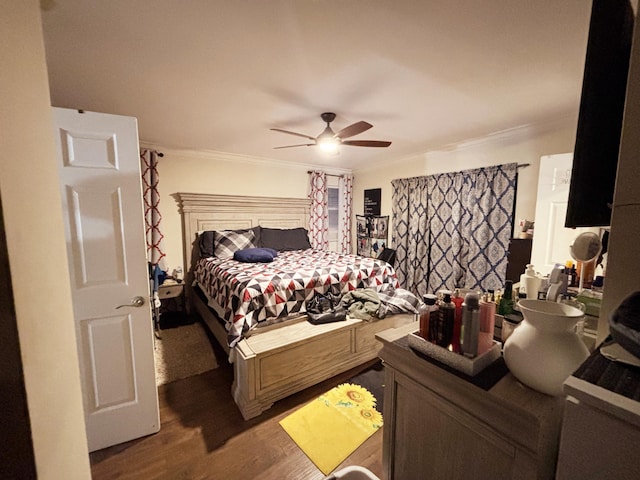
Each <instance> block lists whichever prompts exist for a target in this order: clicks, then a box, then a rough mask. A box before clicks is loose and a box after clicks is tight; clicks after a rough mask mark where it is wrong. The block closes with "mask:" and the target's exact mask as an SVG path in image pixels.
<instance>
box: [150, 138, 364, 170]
mask: <svg viewBox="0 0 640 480" xmlns="http://www.w3.org/2000/svg"><path fill="white" fill-rule="evenodd" d="M140 147H142V148H152V149H155V150H158V151H162V153H164V154H165V156H166V157H168V158H171V157H182V158H192V159H197V160H211V161H214V162H228V163H233V164H238V163H242V164H245V165H261V166H265V165H272V166H275V167H281V168H290V169H295V170H304V171H305V172H306V171H307V170H322V171H323V172H326V173H330V174H334V175H344V174H350V173H351V172H352V171H351V170H350V169H346V168H335V167H326V166H324V165H318V164H312V163H294V162H286V161H283V160H276V159H273V158H269V157H256V156H252V155H242V154H238V153H228V152H218V151H215V150H187V149H174V148H166V147H162V146H160V145H158V144H152V143H149V142H144V141H140Z"/></svg>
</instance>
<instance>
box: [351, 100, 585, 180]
mask: <svg viewBox="0 0 640 480" xmlns="http://www.w3.org/2000/svg"><path fill="white" fill-rule="evenodd" d="M570 122H574V123H575V126H576V128H577V125H578V112H569V113H564V114H560V115H558V116H556V117H554V118H552V119H547V120H544V121H540V122H532V123H526V124H522V125H518V126H516V127H512V128H508V129H505V130H499V131H496V132H493V133H489V134H487V135H484V136H482V137H474V138H469V139H465V140H461V141H459V142H452V143H448V144H444V145H442V146H440V147H434V148H430V149H427V150H425V151H420V152H415V153H411V154H407V155H403V156H401V157H396V158H394V159H385V160H379V161H377V162H375V163H372V164H370V165H368V166H367V168H356V169H354V171H358V170H375V169H376V168H381V167H386V166H389V164H392V163H398V164H401V163H403V162H405V161H407V160H410V159H415V158H416V157H421V156H422V157H424V158H427V157H428V156H429V155H433V154H438V153H446V152H453V151H456V150H457V151H461V150H467V149H472V148H481V147H484V146H490V145H496V144H505V143H508V142H513V141H521V140H525V139H527V138H531V137H532V136H537V135H542V134H545V133H548V132H552V131H554V130H558V129H559V128H563V127H566V126H567V125H569V123H570Z"/></svg>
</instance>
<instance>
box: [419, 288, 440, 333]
mask: <svg viewBox="0 0 640 480" xmlns="http://www.w3.org/2000/svg"><path fill="white" fill-rule="evenodd" d="M436 300H437V297H436V296H435V295H432V294H429V293H427V294H425V295H423V296H422V302H423V303H422V305H420V308H419V309H418V314H419V315H420V336H421V337H422V338H424V339H425V340H429V323H430V316H431V311H432V310H433V307H436ZM436 308H437V307H436Z"/></svg>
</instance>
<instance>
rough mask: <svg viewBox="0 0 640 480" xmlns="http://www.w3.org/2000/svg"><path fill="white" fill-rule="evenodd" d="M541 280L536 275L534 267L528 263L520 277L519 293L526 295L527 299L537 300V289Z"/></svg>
mask: <svg viewBox="0 0 640 480" xmlns="http://www.w3.org/2000/svg"><path fill="white" fill-rule="evenodd" d="M541 282H542V279H541V278H540V277H539V276H538V274H537V273H536V270H535V268H534V266H533V265H532V264H531V263H529V264H528V265H527V268H526V269H525V271H524V273H523V274H522V275H520V291H523V290H524V291H525V292H526V293H527V298H528V299H531V300H535V299H536V298H538V289H539V288H540V283H541Z"/></svg>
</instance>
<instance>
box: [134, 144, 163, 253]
mask: <svg viewBox="0 0 640 480" xmlns="http://www.w3.org/2000/svg"><path fill="white" fill-rule="evenodd" d="M140 169H141V173H142V197H143V201H144V223H145V232H146V236H147V260H148V261H149V262H150V263H152V264H153V265H158V264H159V263H160V262H161V261H162V259H163V258H164V257H165V253H164V247H163V241H162V240H163V238H164V235H162V232H161V230H160V221H161V220H162V215H161V214H160V192H159V191H158V152H156V151H155V150H148V149H141V150H140Z"/></svg>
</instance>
